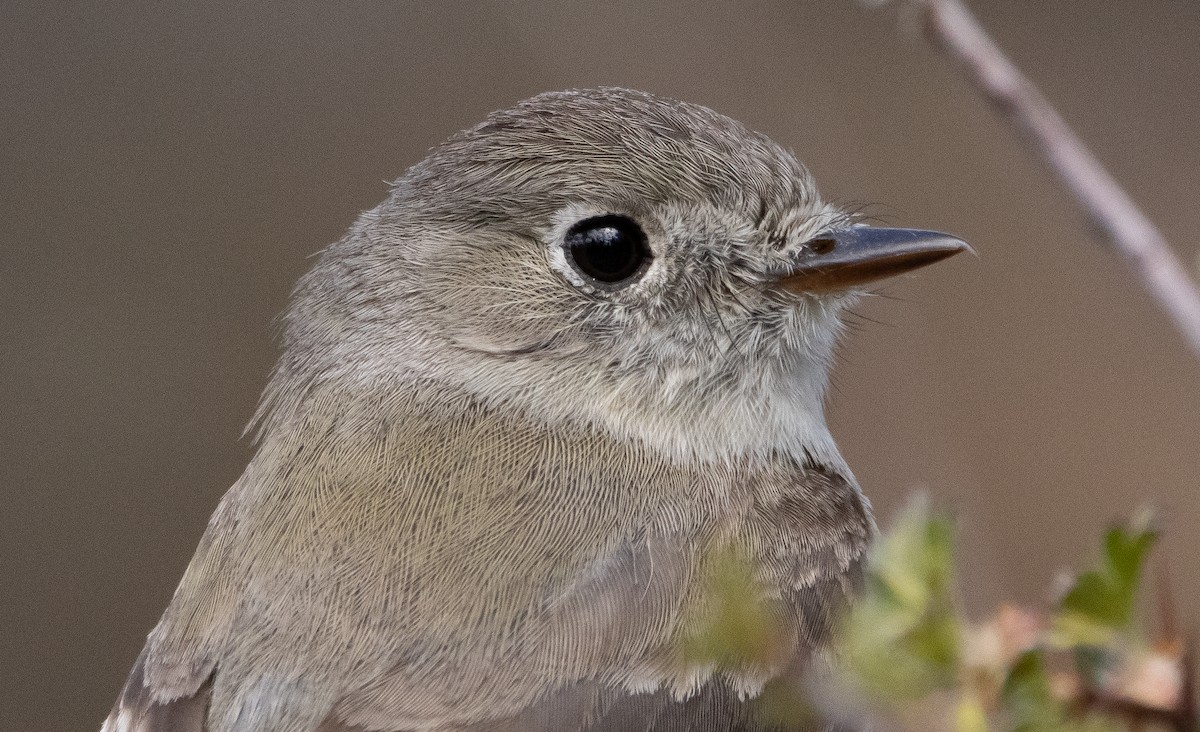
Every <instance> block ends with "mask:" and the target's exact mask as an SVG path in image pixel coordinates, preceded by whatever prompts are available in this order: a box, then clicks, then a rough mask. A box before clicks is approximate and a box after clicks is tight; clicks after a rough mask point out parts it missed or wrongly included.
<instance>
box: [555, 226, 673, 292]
mask: <svg viewBox="0 0 1200 732" xmlns="http://www.w3.org/2000/svg"><path fill="white" fill-rule="evenodd" d="M564 243H565V248H566V251H567V259H569V260H570V262H571V264H572V265H573V266H574V267H575V269H577V270H579V271H580V272H582V273H583V274H585V275H587V276H588V277H590V278H591V279H593V280H596V281H598V282H603V283H606V284H610V285H611V284H618V283H622V282H626V281H629V280H632V279H634V278H635V277H637V276H638V275H640V274H642V273H643V272H645V271H646V267H647V266H649V264H650V260H651V259H652V256H651V254H650V247H649V246H647V244H646V234H645V232H643V231H642V228H641V227H640V226H638V225H637V222H635V221H634V220H633V219H630V218H628V217H625V216H617V215H612V214H610V215H607V216H595V217H593V218H590V219H584V220H583V221H580V222H578V223H576V224H575V225H574V226H572V227H571V228H570V229H569V230H568V231H567V236H566V241H565V242H564Z"/></svg>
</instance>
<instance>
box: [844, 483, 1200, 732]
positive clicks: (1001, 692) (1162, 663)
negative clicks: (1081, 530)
mask: <svg viewBox="0 0 1200 732" xmlns="http://www.w3.org/2000/svg"><path fill="white" fill-rule="evenodd" d="M1155 539H1156V534H1155V532H1154V531H1152V530H1151V529H1150V528H1149V522H1148V521H1147V520H1145V519H1142V520H1139V521H1135V522H1133V523H1132V524H1131V525H1129V526H1125V527H1113V528H1111V529H1109V530H1108V532H1107V534H1106V535H1105V538H1104V545H1103V552H1102V556H1101V561H1100V566H1099V567H1097V568H1096V569H1093V570H1091V571H1088V572H1083V573H1081V574H1079V575H1078V576H1076V577H1075V578H1074V579H1073V580H1072V581H1071V584H1070V587H1069V589H1068V590H1067V591H1066V592H1065V593H1063V594H1062V596H1061V598H1060V599H1059V600H1058V602H1057V603H1056V604H1054V605H1053V606H1052V607H1050V608H1049V609H1047V610H1045V611H1043V612H1034V611H1029V610H1025V609H1022V608H1018V607H1016V606H1013V605H1005V606H1002V607H1001V608H999V609H998V610H997V611H996V613H995V614H994V615H993V617H992V618H990V619H989V620H987V621H986V622H984V623H972V622H971V621H970V620H969V619H968V618H967V617H966V616H965V614H964V613H963V611H962V610H961V608H960V606H959V603H958V602H957V590H956V586H957V585H956V583H955V570H954V542H953V522H952V521H951V520H950V519H949V518H948V517H947V516H945V515H940V514H932V513H930V511H929V510H928V507H927V505H926V503H925V502H924V501H923V500H918V501H914V502H913V503H912V505H911V506H910V507H909V508H908V509H907V510H906V511H905V512H904V514H903V515H902V516H901V518H900V520H899V521H898V522H897V524H896V526H895V527H894V528H893V529H892V530H891V531H890V532H888V533H887V534H885V535H884V536H883V537H882V538H881V540H880V541H879V543H878V544H877V548H876V551H875V553H874V556H873V558H872V561H871V565H870V569H869V572H868V576H867V582H866V588H865V592H864V593H863V597H862V598H861V599H860V601H859V602H858V603H857V604H856V605H855V606H854V608H853V609H852V611H851V612H850V613H848V615H847V617H846V618H845V620H844V622H843V625H842V627H841V631H840V633H839V635H838V648H839V651H840V653H839V657H840V658H841V659H842V663H841V669H840V672H839V673H840V685H839V687H838V688H839V689H841V690H843V691H844V692H845V693H846V694H849V695H851V696H853V697H854V698H855V700H856V701H857V702H858V703H859V704H860V705H862V706H863V707H864V708H868V709H870V711H871V716H872V717H873V718H877V719H879V718H881V719H884V720H887V726H888V727H890V728H896V729H920V730H926V729H933V730H954V731H956V732H983V731H984V730H1013V731H1015V732H1043V731H1045V732H1051V731H1054V730H1063V731H1069V732H1091V731H1095V732H1100V731H1102V730H1114V731H1116V730H1150V729H1166V730H1195V729H1196V728H1197V727H1196V721H1195V714H1194V710H1193V709H1192V700H1191V698H1190V697H1191V690H1189V689H1187V688H1186V686H1187V683H1186V679H1187V673H1186V671H1188V668H1187V666H1188V664H1189V663H1190V661H1189V659H1186V658H1185V654H1184V652H1183V644H1182V642H1180V640H1179V639H1178V638H1169V637H1168V638H1161V639H1159V640H1158V641H1157V642H1154V643H1150V642H1149V641H1147V639H1146V637H1145V633H1144V632H1143V629H1142V627H1141V626H1140V624H1139V623H1138V617H1137V609H1138V607H1139V596H1138V589H1139V586H1140V584H1141V579H1142V577H1143V575H1144V573H1145V568H1146V560H1147V558H1148V556H1149V553H1150V550H1151V548H1152V547H1153V545H1154V542H1155ZM1172 632H1173V629H1172Z"/></svg>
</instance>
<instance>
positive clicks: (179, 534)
mask: <svg viewBox="0 0 1200 732" xmlns="http://www.w3.org/2000/svg"><path fill="white" fill-rule="evenodd" d="M974 4H975V5H977V6H978V8H977V10H978V12H979V13H980V15H981V17H982V19H983V20H984V22H985V23H986V24H987V25H988V26H989V27H990V29H991V30H992V31H993V32H994V33H995V34H996V36H997V37H998V38H999V40H1000V41H1001V43H1002V44H1003V45H1004V46H1005V47H1006V48H1007V49H1008V50H1009V51H1010V52H1011V53H1012V55H1013V56H1014V57H1015V59H1016V60H1017V61H1018V62H1019V63H1021V64H1022V65H1023V66H1024V67H1025V68H1026V69H1027V70H1028V71H1029V72H1030V73H1031V74H1032V75H1033V77H1034V78H1035V79H1036V80H1037V81H1038V82H1039V83H1040V84H1041V85H1042V86H1043V88H1044V90H1045V91H1046V92H1047V94H1048V95H1049V96H1050V97H1051V98H1052V99H1054V100H1055V101H1056V103H1058V104H1059V105H1060V107H1061V110H1062V111H1063V113H1064V114H1065V116H1066V117H1067V118H1068V120H1069V121H1070V122H1072V123H1073V124H1074V125H1075V126H1076V127H1077V129H1078V130H1079V131H1080V132H1081V133H1082V134H1083V135H1084V136H1085V137H1086V138H1087V139H1088V140H1090V141H1091V142H1092V144H1093V145H1094V147H1095V149H1096V151H1097V152H1098V154H1099V155H1100V157H1101V158H1102V159H1103V160H1104V161H1105V162H1106V163H1107V164H1109V165H1110V166H1111V168H1112V170H1113V172H1114V173H1115V174H1116V175H1117V176H1118V177H1119V178H1120V179H1121V180H1122V181H1124V182H1125V183H1126V184H1127V186H1128V187H1129V189H1130V191H1131V193H1132V194H1133V195H1134V197H1135V198H1137V199H1138V200H1139V201H1140V202H1141V203H1143V204H1144V205H1145V207H1146V208H1147V210H1148V212H1149V213H1150V214H1151V215H1152V216H1153V218H1155V219H1156V220H1157V221H1158V222H1159V224H1160V225H1161V226H1162V227H1163V229H1164V230H1165V232H1166V234H1167V235H1168V237H1169V238H1170V239H1171V240H1173V241H1174V242H1176V243H1177V244H1178V245H1179V246H1180V252H1181V254H1182V255H1183V256H1184V257H1185V258H1186V259H1187V260H1188V261H1189V262H1194V261H1195V257H1196V245H1195V242H1196V236H1195V235H1196V232H1197V231H1200V206H1198V205H1197V200H1198V198H1197V192H1198V190H1200V172H1198V171H1200V144H1197V143H1198V142H1200V132H1198V127H1197V119H1200V41H1198V40H1197V39H1200V3H1196V2H1194V1H1193V0H1138V1H1137V2H1133V1H1132V0H1111V1H1103V2H1102V1H1101V0H1062V1H1060V2H1040V1H1035V0H1023V1H1015V0H993V1H992V2H989V3H983V2H975V3H974ZM596 84H618V85H626V86H633V87H639V88H644V89H647V90H650V91H654V92H658V93H662V94H667V95H671V96H676V97H679V98H682V99H687V100H690V101H695V102H700V103H703V104H707V105H709V106H712V107H714V108H716V109H718V110H720V111H723V112H725V113H727V114H729V115H731V116H733V117H736V118H738V119H741V120H743V121H744V122H746V123H747V124H749V125H750V126H751V127H754V128H757V129H760V130H762V131H764V132H767V133H768V134H770V135H772V136H773V137H775V138H776V139H778V140H779V141H781V142H782V143H783V144H785V145H787V146H789V147H792V148H794V149H795V150H796V152H797V154H798V155H799V156H800V157H801V158H802V159H804V160H806V161H807V162H808V163H809V165H810V166H811V167H812V169H813V170H814V172H815V173H816V175H817V178H818V180H819V181H820V182H821V184H822V187H823V190H824V192H825V193H826V195H827V196H829V197H831V198H834V199H838V200H844V201H847V202H862V201H865V202H872V203H875V204H878V205H876V206H875V208H874V209H873V210H874V211H875V212H876V213H878V214H882V215H883V216H885V217H886V218H887V219H888V220H890V221H892V222H895V223H898V224H907V225H914V226H928V227H933V228H943V229H946V230H949V231H953V232H956V233H958V234H961V235H962V236H964V237H965V238H967V239H969V240H970V241H971V242H972V243H973V244H974V245H975V246H976V248H977V249H978V250H979V254H980V256H979V257H978V258H974V259H973V258H969V257H960V258H959V259H957V260H955V261H951V262H949V263H946V264H943V265H939V266H937V267H936V268H933V269H930V270H927V271H924V272H921V273H920V274H918V275H915V276H913V277H910V278H908V279H906V280H904V281H902V282H898V283H895V284H894V285H891V286H889V287H887V288H886V289H885V293H886V294H888V295H890V296H894V298H896V299H890V298H889V299H884V298H876V299H873V300H872V301H870V302H868V303H866V304H865V305H864V306H863V307H862V308H860V311H861V312H862V313H863V314H864V315H867V316H869V317H870V318H872V319H874V320H878V321H882V322H881V324H874V323H866V324H865V325H864V327H862V328H861V329H860V330H859V331H858V332H857V333H855V334H854V335H853V337H852V338H850V339H849V341H848V343H847V344H846V346H845V348H844V349H843V351H842V359H841V360H842V363H841V365H840V367H839V368H838V371H837V375H836V381H837V386H838V389H837V391H836V392H835V393H834V394H833V396H832V399H831V404H830V419H831V423H832V428H833V430H834V433H835V435H836V436H837V437H838V438H839V440H840V442H841V445H842V446H843V448H844V451H845V453H846V455H847V457H848V459H849V460H850V462H851V464H852V465H853V466H855V467H856V469H857V471H858V474H859V477H860V478H861V480H862V483H863V485H864V486H865V488H866V489H867V491H868V493H869V494H870V495H871V496H872V497H873V498H874V499H875V501H876V505H877V507H878V508H879V511H880V514H881V516H882V517H884V518H885V519H886V517H887V516H889V515H891V514H892V513H893V511H894V509H895V508H896V507H897V506H898V505H899V504H900V503H901V502H902V501H903V499H904V496H906V495H907V494H909V493H910V492H911V491H913V490H914V489H917V488H920V487H926V488H927V489H928V490H929V491H930V492H931V493H932V495H933V497H934V499H935V501H936V503H938V504H940V505H943V506H948V507H951V508H953V509H955V510H956V511H957V512H958V513H959V515H960V517H961V541H962V544H963V546H964V551H963V554H964V570H963V573H964V575H965V578H966V581H965V582H964V585H965V590H964V592H965V595H966V599H967V601H968V604H969V606H970V607H972V608H974V609H975V610H976V611H977V612H978V611H981V610H982V609H984V608H986V607H987V606H988V605H989V604H990V603H994V602H996V601H998V600H1000V599H1004V598H1012V599H1017V600H1021V601H1027V602H1039V601H1041V599H1042V598H1043V597H1044V596H1045V592H1046V589H1047V587H1048V586H1049V585H1050V583H1051V581H1052V579H1053V577H1054V576H1055V574H1056V573H1057V572H1058V570H1059V569H1060V568H1062V567H1064V566H1067V565H1068V564H1072V563H1074V564H1076V565H1077V566H1078V565H1079V564H1082V563H1085V562H1087V561H1089V560H1090V559H1091V558H1092V557H1093V548H1094V546H1095V545H1096V540H1097V538H1098V536H1099V532H1100V530H1101V528H1102V527H1103V526H1104V525H1105V524H1106V523H1107V522H1108V521H1109V520H1110V519H1113V518H1116V517H1120V516H1123V515H1126V514H1128V513H1129V512H1130V511H1131V510H1132V509H1133V508H1134V507H1136V506H1138V505H1140V504H1143V503H1147V502H1149V503H1153V504H1156V505H1158V506H1160V507H1161V508H1163V509H1164V510H1165V513H1166V526H1167V528H1168V531H1169V537H1168V540H1167V555H1168V556H1169V557H1170V563H1171V565H1172V567H1171V569H1172V572H1173V576H1174V580H1175V586H1176V592H1177V594H1178V595H1179V599H1180V602H1181V604H1182V605H1183V606H1184V607H1185V609H1186V611H1187V618H1188V620H1189V622H1193V627H1194V621H1195V618H1196V613H1195V611H1196V610H1197V609H1198V608H1200V593H1198V592H1197V588H1198V587H1200V567H1197V565H1196V564H1195V562H1194V561H1193V550H1192V543H1193V537H1194V536H1195V535H1196V533H1197V530H1200V515H1198V512H1197V509H1198V508H1200V481H1198V480H1197V475H1198V474H1200V449H1197V448H1198V445H1197V435H1198V429H1200V365H1198V364H1197V362H1196V361H1194V360H1193V359H1192V358H1191V357H1190V356H1189V355H1188V353H1187V352H1186V351H1185V350H1184V348H1183V347H1182V346H1181V344H1180V340H1179V339H1178V338H1177V337H1176V336H1175V334H1174V333H1173V331H1172V330H1171V329H1170V327H1169V326H1168V325H1167V324H1166V323H1165V321H1164V319H1163V318H1162V317H1161V316H1160V315H1159V314H1158V312H1157V311H1156V310H1155V309H1154V307H1153V306H1152V304H1151V303H1150V301H1149V299H1148V298H1147V296H1146V295H1144V294H1143V293H1142V292H1141V290H1140V289H1139V288H1138V286H1137V285H1136V284H1135V283H1134V282H1133V281H1132V280H1131V279H1130V277H1129V275H1128V274H1127V272H1126V270H1125V269H1124V268H1123V267H1122V265H1121V264H1120V263H1119V262H1118V261H1117V260H1116V259H1115V258H1114V257H1113V256H1112V255H1111V254H1109V253H1108V252H1107V251H1105V250H1104V249H1103V248H1102V247H1100V246H1098V245H1097V244H1096V243H1095V242H1094V241H1093V240H1092V239H1091V238H1089V234H1088V232H1087V231H1086V230H1085V227H1084V224H1083V221H1082V220H1081V217H1080V216H1079V214H1078V213H1077V212H1076V210H1075V209H1074V208H1073V206H1072V204H1071V202H1070V201H1069V200H1068V199H1067V198H1066V197H1065V195H1064V194H1063V193H1062V192H1061V191H1060V190H1059V188H1058V187H1057V185H1056V184H1055V183H1054V182H1053V181H1052V180H1051V179H1050V178H1049V176H1048V175H1047V174H1046V172H1045V171H1044V170H1043V169H1042V168H1041V167H1040V165H1039V164H1038V162H1037V161H1036V160H1035V159H1033V158H1032V157H1031V155H1030V154H1029V152H1028V151H1027V150H1026V148H1025V147H1023V146H1022V144H1021V143H1020V142H1019V141H1017V140H1016V139H1015V138H1014V136H1013V135H1012V134H1011V133H1010V131H1009V130H1008V129H1007V128H1006V127H1005V126H1004V125H1003V124H1001V123H1000V122H998V121H997V120H996V119H995V117H994V116H993V115H992V113H991V111H990V110H989V109H988V108H987V107H986V106H985V105H984V104H983V103H982V102H980V101H979V100H978V99H977V98H976V96H975V94H974V93H973V91H972V90H971V89H969V88H968V87H967V86H966V85H965V84H964V83H963V82H962V80H961V79H960V78H959V77H958V76H957V74H956V73H955V72H954V71H952V70H950V69H948V68H947V67H946V65H945V64H944V63H943V61H942V60H941V59H940V58H939V57H937V56H935V55H934V54H933V53H932V52H931V51H930V50H929V49H928V48H926V47H925V46H924V45H923V44H922V43H921V42H920V41H919V40H917V39H916V38H914V37H907V38H906V37H905V36H903V35H902V34H899V33H897V25H896V22H895V18H894V16H893V15H892V14H890V13H886V12H885V13H871V12H868V11H867V10H865V9H863V8H862V7H860V6H857V5H854V4H852V3H851V2H849V1H848V0H810V1H807V2H804V1H800V2H797V1H796V0H788V1H782V0H781V1H780V2H775V3H760V4H753V5H750V4H745V3H719V2H712V3H702V4H696V3H678V4H655V5H653V7H652V8H648V7H647V4H646V3H644V2H633V1H631V2H627V3H623V4H606V5H604V6H603V7H602V8H601V7H600V6H599V5H597V4H591V3H588V4H584V3H578V4H575V3H562V2H549V1H547V2H539V3H533V2H529V3H517V2H494V3H457V2H452V3H437V4H433V3H429V4H417V3H409V2H313V1H311V0H308V1H305V2H287V3H258V2H245V3H240V4H238V3H227V2H226V3H222V2H209V3H196V4H193V3H173V2H149V1H147V2H140V3H134V2H114V3H92V4H88V6H87V7H85V6H84V4H83V3H76V4H68V3H44V2H20V3H18V2H13V0H8V1H7V2H5V3H4V5H3V9H0V131H2V135H0V171H3V172H2V173H0V176H2V177H0V180H2V182H3V188H4V190H3V192H2V195H0V207H2V209H0V210H2V216H3V223H2V224H0V235H2V241H0V316H2V318H0V362H2V370H0V415H3V426H2V427H0V497H2V498H3V504H2V505H3V508H2V515H0V568H2V569H0V580H2V582H3V584H2V591H0V608H2V611H0V621H2V627H0V649H2V650H0V652H2V654H3V655H2V656H0V674H2V675H3V678H0V696H2V697H3V698H4V702H3V703H0V729H6V730H10V729H11V730H18V729H19V730H74V729H81V730H89V729H95V728H96V727H97V724H98V723H99V721H100V719H101V718H102V717H103V716H104V714H105V713H106V712H107V709H108V707H109V705H110V703H111V701H112V699H113V697H114V695H115V694H116V692H117V689H118V688H119V686H120V684H121V682H122V680H123V678H124V675H125V673H126V671H127V669H128V667H129V665H130V663H131V662H132V661H133V658H134V656H135V654H136V653H137V650H138V648H139V646H140V645H141V642H142V638H143V637H144V635H145V634H146V632H147V631H148V630H149V629H150V627H151V626H152V624H153V623H154V621H155V619H156V618H157V616H158V614H159V613H160V612H161V611H162V609H163V607H164V606H165V604H166V602H167V600H168V598H169V597H170V594H171V591H172V589H173V587H174V584H175V582H176V581H177V579H178V577H179V575H180V573H181V571H182V570H183V567H184V565H185V563H186V562H187V560H188V557H189V556H190V555H191V552H192V550H193V548H194V546H195V543H196V540H197V538H198V536H199V534H200V532H201V530H202V528H203V525H204V522H205V519H206V517H207V516H208V514H209V512H210V511H211V510H212V508H213V506H214V505H215V503H216V501H217V499H218V497H219V496H220V495H221V493H222V492H223V491H224V490H225V488H226V487H227V486H228V485H229V484H230V483H231V482H232V481H233V480H234V478H236V477H237V475H238V473H239V471H240V469H241V467H242V466H243V465H244V463H245V462H246V459H247V457H248V452H249V447H248V445H247V443H246V442H245V441H239V439H238V435H239V432H240V430H241V428H242V426H243V425H244V424H245V423H246V421H247V420H248V418H249V417H250V414H251V412H252V410H253V408H254V403H255V400H256V398H257V395H258V393H259V391H260V389H261V388H262V386H263V384H264V381H265V377H266V374H267V371H268V369H269V367H270V365H271V363H272V360H273V359H274V358H275V355H276V350H275V346H274V343H273V340H272V338H273V330H274V328H273V325H272V319H273V318H274V316H276V314H278V313H279V312H280V311H281V310H282V309H283V307H284V304H285V301H286V298H287V294H288V291H289V289H290V287H291V285H292V283H293V281H294V280H295V278H296V277H297V276H298V275H300V274H301V273H302V272H303V271H304V270H305V268H306V267H308V265H309V260H308V259H307V257H308V255H310V254H312V253H313V252H315V251H317V250H318V249H319V248H321V247H322V246H324V245H325V244H326V243H328V242H330V241H332V240H334V239H335V238H337V237H338V236H339V234H340V233H341V231H342V230H343V229H344V228H345V227H346V226H347V225H348V224H349V223H350V222H351V221H352V220H353V218H354V216H355V215H356V213H357V212H358V211H360V210H362V209H364V208H368V207H371V206H373V205H374V204H375V203H376V202H377V201H378V200H379V199H380V198H382V197H383V196H384V194H385V191H386V187H385V185H384V183H383V181H384V180H389V179H393V178H395V177H397V176H399V175H400V174H401V173H402V172H403V170H404V169H405V168H406V167H407V166H409V165H410V164H412V163H414V162H415V161H417V160H418V159H419V158H420V157H421V155H422V153H423V151H424V150H426V149H427V148H428V147H430V146H431V145H434V144H435V143H437V142H438V141H439V140H440V139H442V138H443V137H445V136H446V135H447V134H449V133H451V132H453V131H454V130H457V129H459V128H462V127H464V126H467V125H470V124H473V123H474V122H476V121H478V120H479V119H480V118H481V117H482V116H483V115H484V114H485V113H487V112H488V111H490V110H492V109H495V108H499V107H504V106H508V105H510V104H511V103H513V102H515V101H516V100H518V99H520V98H523V97H526V96H529V95H531V94H533V93H536V92H538V91H542V90H546V89H558V88H564V87H572V86H587V85H596Z"/></svg>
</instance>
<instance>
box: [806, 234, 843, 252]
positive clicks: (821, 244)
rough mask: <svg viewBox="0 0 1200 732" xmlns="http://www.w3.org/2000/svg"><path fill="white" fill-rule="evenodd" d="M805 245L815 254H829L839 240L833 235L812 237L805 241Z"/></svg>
mask: <svg viewBox="0 0 1200 732" xmlns="http://www.w3.org/2000/svg"><path fill="white" fill-rule="evenodd" d="M805 246H806V247H808V248H809V249H810V250H812V253H813V254H829V253H830V252H832V251H833V249H834V247H836V246H837V240H835V239H833V238H831V237H821V238H819V239H810V240H809V241H807V242H805Z"/></svg>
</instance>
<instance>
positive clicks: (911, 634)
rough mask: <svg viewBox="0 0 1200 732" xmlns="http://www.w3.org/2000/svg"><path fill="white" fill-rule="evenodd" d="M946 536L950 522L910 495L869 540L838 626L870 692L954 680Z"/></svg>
mask: <svg viewBox="0 0 1200 732" xmlns="http://www.w3.org/2000/svg"><path fill="white" fill-rule="evenodd" d="M953 538H954V529H953V524H952V522H951V521H950V520H949V519H948V518H947V517H945V516H940V515H935V516H931V515H930V514H929V511H928V509H927V507H926V505H925V503H924V502H923V501H921V500H917V501H914V502H913V503H912V504H910V506H909V507H908V509H907V510H906V511H905V512H904V513H903V514H902V516H901V518H900V520H899V521H897V523H896V525H895V526H894V527H893V528H892V530H891V531H890V532H888V534H887V535H886V536H885V537H884V538H883V540H882V541H880V543H879V544H878V545H877V548H876V551H875V552H874V554H873V556H872V560H871V563H870V567H869V569H868V576H867V583H866V591H865V592H864V593H863V596H862V597H861V598H859V600H858V602H857V603H856V604H855V605H854V607H853V610H852V612H851V613H850V615H849V617H848V619H847V620H846V622H845V623H844V625H843V627H842V629H841V631H840V633H839V639H840V642H841V645H842V651H843V653H844V656H845V658H846V659H847V662H848V664H849V666H850V668H851V669H853V671H854V674H855V676H856V678H857V680H858V681H859V682H860V683H861V684H862V685H863V686H864V688H865V689H867V690H868V691H870V692H871V693H873V694H875V695H876V696H879V697H881V698H887V699H893V700H900V699H920V698H922V697H924V696H925V695H927V694H929V693H931V692H933V691H935V690H938V689H949V688H953V687H954V686H955V684H956V683H957V679H958V672H959V655H960V644H961V640H960V636H961V620H960V618H959V614H958V609H957V606H956V603H955V597H954V562H953V548H954V541H953Z"/></svg>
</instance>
